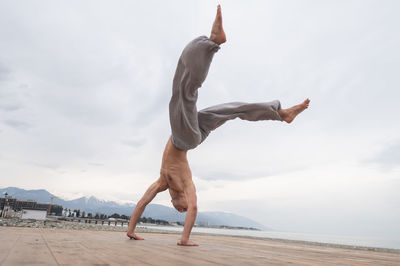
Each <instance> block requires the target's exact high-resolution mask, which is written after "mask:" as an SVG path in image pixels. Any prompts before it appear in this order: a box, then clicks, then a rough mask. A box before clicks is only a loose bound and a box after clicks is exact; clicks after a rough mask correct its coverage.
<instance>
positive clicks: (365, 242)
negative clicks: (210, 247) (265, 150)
mask: <svg viewBox="0 0 400 266" xmlns="http://www.w3.org/2000/svg"><path fill="white" fill-rule="evenodd" d="M138 226H139V227H143V226H144V227H147V228H149V229H150V228H152V229H158V230H170V231H178V232H181V231H182V230H183V227H174V226H154V225H138ZM192 232H198V233H208V234H216V235H230V236H252V237H266V238H279V239H288V240H302V241H311V242H319V243H330V244H341V245H351V246H363V247H377V248H391V249H400V239H399V240H395V239H377V238H369V237H355V236H335V235H319V234H304V233H289V232H277V231H253V230H236V229H217V228H204V227H193V230H192Z"/></svg>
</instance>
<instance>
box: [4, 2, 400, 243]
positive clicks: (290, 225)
mask: <svg viewBox="0 0 400 266" xmlns="http://www.w3.org/2000/svg"><path fill="white" fill-rule="evenodd" d="M220 3H221V5H222V11H223V18H224V26H225V31H226V33H227V39H228V41H227V43H226V44H223V45H222V48H221V49H220V50H219V52H218V53H217V54H216V55H215V57H214V61H213V63H212V66H211V69H210V71H209V75H208V78H207V80H206V82H205V83H204V84H203V87H202V88H201V89H200V91H199V101H198V108H199V109H200V108H204V107H207V106H210V105H214V104H219V103H223V102H230V101H248V102H260V101H270V100H274V99H279V100H280V101H281V103H282V106H283V107H290V106H291V105H294V104H297V103H299V102H301V101H303V100H304V99H305V98H310V99H311V104H310V108H309V109H308V110H306V111H305V112H304V113H302V114H301V115H300V116H299V117H298V118H297V119H296V120H295V121H294V122H293V123H292V124H290V125H288V124H285V123H282V122H276V121H275V122H271V121H267V122H246V121H241V120H235V121H230V122H228V123H227V124H225V125H224V126H222V127H220V128H218V130H216V131H215V132H213V133H211V135H210V136H209V138H208V139H207V140H206V141H205V142H204V143H203V144H202V145H201V146H199V147H198V148H197V149H195V150H193V151H190V152H189V153H188V157H189V162H190V165H191V168H192V172H193V175H194V181H195V184H196V187H197V191H198V204H199V209H200V211H227V212H232V213H236V214H239V215H244V216H246V217H249V218H252V219H254V220H256V221H258V222H260V223H262V224H264V225H266V226H268V227H272V228H274V229H277V230H287V231H296V232H313V233H326V234H351V235H361V236H374V237H385V238H400V229H399V226H398V225H399V224H400V194H399V190H400V134H399V133H400V123H399V120H400V119H399V114H400V107H399V99H400V92H399V89H400V81H399V72H400V71H399V70H400V68H399V62H400V52H399V47H400V35H399V34H398V33H399V25H400V17H399V16H398V13H399V10H400V9H399V8H400V2H399V1H220ZM217 4H218V2H217V1H204V0H202V1H200V0H199V1H62V2H61V1H22V2H21V1H12V0H10V1H4V0H3V1H1V2H0V187H7V186H16V187H20V188H24V189H39V188H40V189H42V188H43V189H47V190H48V191H50V192H52V193H54V194H56V195H59V196H62V197H65V198H67V199H72V198H76V197H79V196H86V195H94V196H96V197H98V198H100V199H106V200H116V201H124V202H126V201H130V202H136V201H138V200H139V199H140V197H141V195H142V194H143V193H144V191H145V189H146V188H147V186H148V185H150V184H151V183H152V182H153V181H154V180H155V179H156V178H158V175H159V170H160V164H161V156H162V152H163V148H164V145H165V143H166V141H167V139H168V137H169V135H170V128H169V120H168V103H169V98H170V96H171V85H172V78H173V74H174V71H175V68H176V64H177V60H178V57H179V55H180V52H181V51H182V49H183V47H184V46H185V45H186V43H187V42H189V41H190V40H191V39H193V38H195V37H197V36H199V35H204V34H205V35H208V34H209V32H210V27H211V24H212V21H213V19H214V16H215V8H216V5H217ZM154 202H155V203H159V204H164V205H167V206H170V199H169V196H168V192H164V193H163V194H160V195H159V196H158V197H157V198H156V199H155V201H154Z"/></svg>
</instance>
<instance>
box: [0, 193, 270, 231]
mask: <svg viewBox="0 0 400 266" xmlns="http://www.w3.org/2000/svg"><path fill="white" fill-rule="evenodd" d="M6 192H7V194H8V195H9V196H12V197H13V198H17V199H21V200H35V201H37V202H41V203H49V201H50V197H54V200H53V204H58V205H61V206H63V208H68V209H71V210H74V209H80V210H81V211H85V212H86V213H92V214H95V213H104V214H107V215H112V214H114V213H118V214H120V215H122V214H124V215H127V216H130V215H131V214H132V211H133V210H134V208H135V206H136V205H135V204H133V203H125V204H120V203H117V202H115V201H105V200H101V199H98V198H96V197H94V196H91V197H80V198H77V199H73V200H63V199H61V198H58V197H57V196H56V195H53V194H51V193H49V192H48V191H47V190H45V189H36V190H25V189H21V188H17V187H7V188H1V189H0V195H1V196H3V195H4V193H6ZM142 216H144V217H151V218H153V219H162V220H167V221H169V222H177V221H179V222H183V221H184V220H185V214H184V213H179V212H178V211H176V210H175V209H174V208H170V207H166V206H164V205H160V204H149V205H147V207H146V209H145V211H144V212H143V215H142ZM196 222H197V223H207V224H208V225H211V226H218V225H225V226H241V227H253V228H257V229H261V230H271V229H270V228H268V227H266V226H264V225H262V224H259V223H257V222H255V221H253V220H251V219H249V218H246V217H243V216H240V215H236V214H233V213H226V212H198V214H197V219H196Z"/></svg>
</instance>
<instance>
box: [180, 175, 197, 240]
mask: <svg viewBox="0 0 400 266" xmlns="http://www.w3.org/2000/svg"><path fill="white" fill-rule="evenodd" d="M185 196H186V200H187V203H188V209H187V212H186V218H185V226H184V227H183V232H182V236H181V240H180V241H179V242H178V245H182V246H198V244H196V243H194V242H190V241H189V237H190V232H191V231H192V228H193V225H194V222H195V221H196V216H197V196H196V188H195V186H194V184H193V182H190V184H188V186H187V187H186V188H185Z"/></svg>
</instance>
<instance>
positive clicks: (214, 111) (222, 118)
mask: <svg viewBox="0 0 400 266" xmlns="http://www.w3.org/2000/svg"><path fill="white" fill-rule="evenodd" d="M309 102H310V100H308V99H307V100H305V101H304V102H302V103H301V104H298V105H295V106H293V107H291V108H288V109H281V104H280V102H279V101H277V100H276V101H272V102H264V103H244V102H232V103H224V104H219V105H215V106H211V107H208V108H205V109H203V110H200V111H199V112H198V121H199V127H200V130H201V137H202V138H201V142H203V141H204V140H205V139H206V138H207V136H208V135H209V134H210V132H211V131H213V130H215V129H216V128H218V127H219V126H222V125H223V124H224V123H225V122H226V121H228V120H232V119H235V118H238V117H239V118H240V119H242V120H247V121H261V120H278V121H285V122H287V123H290V122H292V121H293V119H294V118H295V117H296V116H297V115H298V114H299V113H301V112H302V111H304V110H305V109H306V108H307V107H308V104H309Z"/></svg>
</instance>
